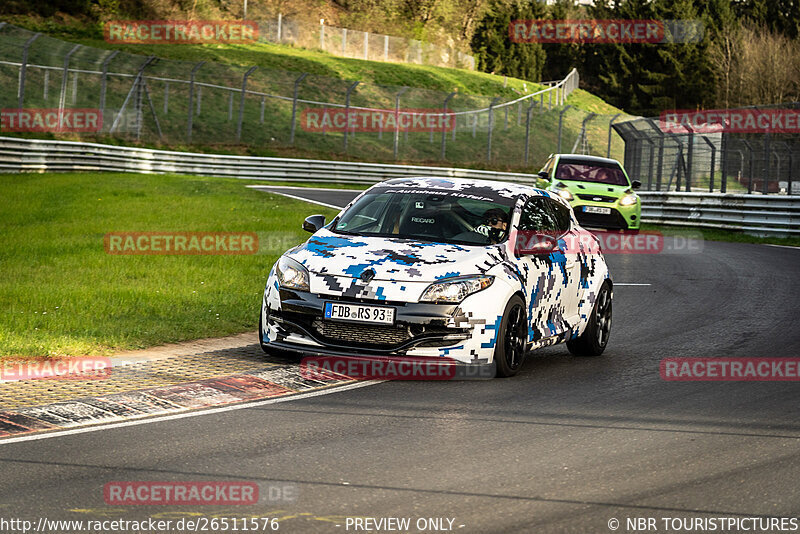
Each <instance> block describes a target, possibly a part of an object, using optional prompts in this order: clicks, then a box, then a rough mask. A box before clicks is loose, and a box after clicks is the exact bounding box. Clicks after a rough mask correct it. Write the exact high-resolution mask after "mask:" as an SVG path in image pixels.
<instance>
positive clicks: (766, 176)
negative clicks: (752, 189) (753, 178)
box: [761, 132, 770, 195]
mask: <svg viewBox="0 0 800 534" xmlns="http://www.w3.org/2000/svg"><path fill="white" fill-rule="evenodd" d="M769 144H770V138H769V132H767V133H766V134H764V186H763V189H762V190H761V192H762V193H764V194H765V195H766V194H769V183H768V182H769V174H770V157H769V154H770V149H769Z"/></svg>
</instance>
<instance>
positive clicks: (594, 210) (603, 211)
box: [583, 206, 611, 215]
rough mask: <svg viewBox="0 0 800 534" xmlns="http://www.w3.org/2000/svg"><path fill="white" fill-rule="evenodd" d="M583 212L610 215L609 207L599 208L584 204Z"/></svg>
mask: <svg viewBox="0 0 800 534" xmlns="http://www.w3.org/2000/svg"><path fill="white" fill-rule="evenodd" d="M583 212H584V213H598V214H600V215H611V208H601V207H600V206H584V207H583Z"/></svg>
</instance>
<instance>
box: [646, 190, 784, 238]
mask: <svg viewBox="0 0 800 534" xmlns="http://www.w3.org/2000/svg"><path fill="white" fill-rule="evenodd" d="M639 196H641V197H642V222H646V223H657V224H665V225H672V226H696V227H701V228H720V229H725V230H743V231H745V232H746V233H749V234H755V235H772V236H783V237H789V236H798V235H800V196H797V195H794V196H788V195H741V194H738V195H736V194H719V193H679V192H659V191H642V192H639Z"/></svg>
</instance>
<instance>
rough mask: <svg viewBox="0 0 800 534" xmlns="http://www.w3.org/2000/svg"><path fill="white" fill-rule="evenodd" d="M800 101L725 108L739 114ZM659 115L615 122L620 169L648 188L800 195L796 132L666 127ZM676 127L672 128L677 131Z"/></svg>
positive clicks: (792, 106) (799, 142)
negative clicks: (621, 157) (622, 147)
mask: <svg viewBox="0 0 800 534" xmlns="http://www.w3.org/2000/svg"><path fill="white" fill-rule="evenodd" d="M792 109H795V110H797V109H800V103H796V102H795V103H790V104H784V105H781V106H764V107H758V108H756V107H751V108H742V109H741V110H730V111H731V112H738V113H740V114H741V115H742V116H745V117H747V116H754V114H758V113H762V112H763V113H766V114H768V115H771V116H774V115H775V114H774V113H772V110H792ZM664 126H665V123H664V121H663V120H662V119H661V118H638V119H635V120H631V121H627V122H620V123H617V124H614V126H613V128H614V129H615V130H616V131H617V132H618V133H619V134H620V136H621V137H622V138H623V140H624V141H625V168H626V169H627V170H628V172H629V174H631V176H632V177H635V178H637V179H638V180H640V181H641V182H642V184H643V189H645V190H649V191H689V192H691V191H696V192H702V191H705V192H721V193H763V194H770V193H773V194H774V193H779V194H795V195H797V194H800V183H798V182H800V133H798V132H797V131H795V132H793V133H776V132H768V131H764V132H761V133H738V132H734V131H730V130H731V129H730V128H724V127H722V126H720V127H717V128H714V127H707V128H702V129H693V128H692V127H691V126H684V127H682V128H677V129H676V128H667V127H664ZM676 130H677V131H676Z"/></svg>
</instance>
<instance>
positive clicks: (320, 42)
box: [259, 14, 475, 70]
mask: <svg viewBox="0 0 800 534" xmlns="http://www.w3.org/2000/svg"><path fill="white" fill-rule="evenodd" d="M259 39H260V40H263V41H270V42H274V43H283V44H291V45H294V46H300V47H304V48H316V49H319V50H324V51H325V52H328V53H329V54H333V55H335V56H342V57H351V58H357V59H368V60H372V61H391V62H398V63H416V64H418V65H433V66H437V67H457V68H462V69H470V70H475V57H474V56H472V55H470V54H467V53H465V52H462V51H460V50H457V49H456V48H455V47H452V46H451V47H441V46H437V45H435V44H432V43H427V42H424V41H419V40H416V39H407V38H403V37H395V36H391V35H383V34H377V33H370V32H363V31H359V30H351V29H348V28H339V27H336V26H331V25H327V24H325V22H324V20H322V21H320V24H311V23H307V22H302V21H298V20H293V19H290V18H286V17H284V16H283V15H280V14H279V15H278V16H277V17H276V18H274V19H271V20H264V21H260V22H259Z"/></svg>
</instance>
